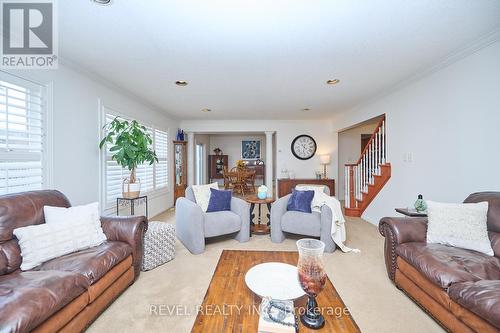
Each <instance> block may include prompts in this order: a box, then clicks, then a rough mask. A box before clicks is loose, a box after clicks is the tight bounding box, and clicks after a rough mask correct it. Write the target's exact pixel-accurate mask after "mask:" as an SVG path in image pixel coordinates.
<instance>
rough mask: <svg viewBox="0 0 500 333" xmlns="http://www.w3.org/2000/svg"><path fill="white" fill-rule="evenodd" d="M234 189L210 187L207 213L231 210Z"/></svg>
mask: <svg viewBox="0 0 500 333" xmlns="http://www.w3.org/2000/svg"><path fill="white" fill-rule="evenodd" d="M232 196H233V192H232V191H224V190H216V189H214V188H211V189H210V200H209V201H208V208H207V213H210V212H221V211H225V210H231V197H232Z"/></svg>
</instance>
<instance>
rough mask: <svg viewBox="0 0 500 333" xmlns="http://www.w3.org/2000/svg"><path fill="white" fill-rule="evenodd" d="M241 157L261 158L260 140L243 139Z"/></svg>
mask: <svg viewBox="0 0 500 333" xmlns="http://www.w3.org/2000/svg"><path fill="white" fill-rule="evenodd" d="M241 159H242V160H257V159H260V140H242V141H241Z"/></svg>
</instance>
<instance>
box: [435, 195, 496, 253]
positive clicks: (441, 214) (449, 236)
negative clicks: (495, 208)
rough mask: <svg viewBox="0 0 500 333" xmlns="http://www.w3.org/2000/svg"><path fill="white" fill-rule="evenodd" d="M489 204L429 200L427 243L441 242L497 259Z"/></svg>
mask: <svg viewBox="0 0 500 333" xmlns="http://www.w3.org/2000/svg"><path fill="white" fill-rule="evenodd" d="M487 214H488V202H479V203H465V204H453V203H439V202H433V201H427V215H428V217H429V218H428V220H429V222H428V226H427V243H439V244H445V245H451V246H456V247H461V248H464V249H469V250H474V251H478V252H482V253H485V254H487V255H489V256H493V249H492V248H491V242H490V239H489V237H488V227H487Z"/></svg>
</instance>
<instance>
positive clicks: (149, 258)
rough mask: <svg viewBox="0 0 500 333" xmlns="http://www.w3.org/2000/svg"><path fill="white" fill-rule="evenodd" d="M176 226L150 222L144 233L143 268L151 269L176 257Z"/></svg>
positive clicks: (145, 269) (144, 269)
mask: <svg viewBox="0 0 500 333" xmlns="http://www.w3.org/2000/svg"><path fill="white" fill-rule="evenodd" d="M175 240H176V239H175V226H174V225H172V224H170V223H165V222H154V221H153V222H149V223H148V230H147V231H146V233H145V234H144V257H143V258H142V270H143V271H149V270H150V269H153V268H156V267H158V266H160V265H163V264H164V263H166V262H168V261H170V260H172V259H174V258H175Z"/></svg>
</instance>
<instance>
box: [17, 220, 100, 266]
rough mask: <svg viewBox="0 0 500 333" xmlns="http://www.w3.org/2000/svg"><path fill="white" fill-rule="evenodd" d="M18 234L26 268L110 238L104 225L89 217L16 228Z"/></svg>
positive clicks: (22, 264) (23, 264) (23, 263)
mask: <svg viewBox="0 0 500 333" xmlns="http://www.w3.org/2000/svg"><path fill="white" fill-rule="evenodd" d="M99 231H100V232H99ZM14 235H15V236H16V237H17V239H18V240H19V247H20V248H21V256H22V257H23V261H22V263H21V270H23V271H26V270H29V269H31V268H33V267H36V266H38V265H40V264H42V263H44V262H46V261H48V260H50V259H53V258H57V257H60V256H62V255H65V254H68V253H72V252H76V251H79V250H83V249H87V248H90V247H93V246H97V245H99V244H101V243H102V242H104V241H105V240H106V236H105V235H104V233H103V232H102V229H101V226H100V225H99V227H97V225H96V224H95V223H88V222H87V221H83V222H82V221H76V222H75V221H73V222H69V221H68V223H52V224H47V223H44V224H38V225H30V226H27V227H22V228H17V229H14Z"/></svg>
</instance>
